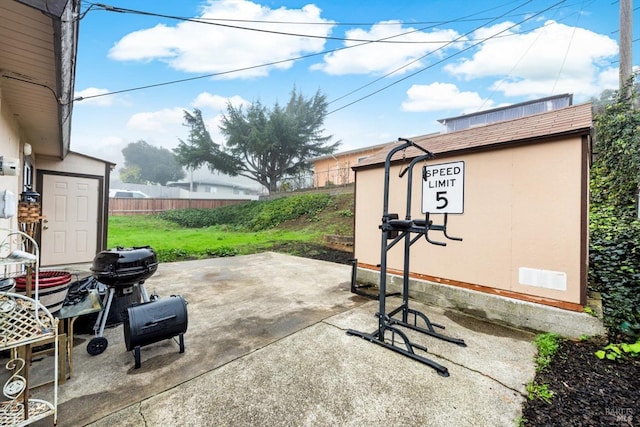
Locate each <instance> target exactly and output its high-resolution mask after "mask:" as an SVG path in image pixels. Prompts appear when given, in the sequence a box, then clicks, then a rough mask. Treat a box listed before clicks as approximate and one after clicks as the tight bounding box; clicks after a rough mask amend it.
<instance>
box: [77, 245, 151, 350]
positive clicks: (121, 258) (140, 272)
mask: <svg viewBox="0 0 640 427" xmlns="http://www.w3.org/2000/svg"><path fill="white" fill-rule="evenodd" d="M157 268H158V257H157V256H156V253H155V251H154V250H153V249H152V248H151V247H149V246H142V247H134V248H121V247H118V248H116V249H111V250H108V251H102V252H100V253H99V254H98V255H96V256H95V258H94V259H93V265H92V266H91V272H92V274H93V276H94V277H95V278H96V279H97V280H98V281H99V282H100V283H104V284H105V285H107V287H108V292H107V293H106V295H105V297H104V300H103V306H104V310H103V311H101V312H100V314H99V315H98V318H97V319H96V323H95V325H94V327H93V330H94V333H95V335H96V336H95V337H94V338H92V339H91V341H89V344H87V352H88V353H89V354H91V355H97V354H100V353H102V352H103V351H104V350H105V349H106V348H107V345H108V344H109V343H108V341H107V339H106V338H105V337H104V336H103V334H104V327H105V324H106V321H107V316H108V314H109V310H110V309H111V303H112V302H113V297H114V295H116V293H117V296H118V297H124V296H127V295H131V294H133V293H134V291H135V288H136V287H137V288H138V290H139V294H140V296H141V298H142V301H143V302H147V301H149V295H148V294H147V291H146V289H145V288H144V281H145V280H146V279H148V278H149V277H151V276H152V275H153V274H154V273H155V272H156V270H157Z"/></svg>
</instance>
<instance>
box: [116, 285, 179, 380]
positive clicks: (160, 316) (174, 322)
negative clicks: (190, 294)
mask: <svg viewBox="0 0 640 427" xmlns="http://www.w3.org/2000/svg"><path fill="white" fill-rule="evenodd" d="M187 324H188V316H187V302H186V301H185V300H184V298H182V297H181V296H180V295H172V296H170V297H169V298H156V297H152V298H151V301H148V302H143V303H141V304H134V305H131V306H129V308H128V309H127V314H126V318H125V321H124V342H125V344H126V346H127V351H133V354H134V358H135V369H138V368H139V367H140V347H143V346H145V345H149V344H153V343H155V342H158V341H162V340H165V339H169V338H174V337H176V336H177V337H178V339H179V345H180V353H184V333H185V332H186V331H187Z"/></svg>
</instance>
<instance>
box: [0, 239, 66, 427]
mask: <svg viewBox="0 0 640 427" xmlns="http://www.w3.org/2000/svg"><path fill="white" fill-rule="evenodd" d="M0 231H5V232H6V233H7V235H6V237H5V238H4V240H3V241H1V242H0V267H1V268H2V270H0V274H1V275H2V277H3V278H13V277H17V276H20V275H25V274H31V275H32V278H33V280H32V287H33V297H34V298H29V297H27V296H24V295H21V294H17V293H13V292H0V350H10V354H11V358H10V360H9V361H8V362H7V363H6V369H7V370H8V371H10V374H11V376H10V377H9V379H8V380H7V381H6V382H5V384H4V387H3V390H2V391H3V395H4V398H5V399H7V400H6V401H5V402H0V426H25V425H28V424H31V423H34V422H36V421H38V420H41V419H43V418H46V417H48V416H51V415H53V423H54V425H55V424H56V423H57V405H58V318H56V317H54V316H53V315H52V314H51V312H50V311H49V310H48V309H47V308H46V307H45V306H43V305H42V304H41V303H40V301H39V300H38V292H39V283H38V277H39V268H38V259H39V249H38V245H37V243H36V241H35V240H34V239H33V238H32V237H30V236H29V235H28V234H26V233H24V232H22V231H18V230H9V229H0ZM16 255H17V256H16ZM49 341H52V342H53V343H54V380H53V399H52V401H51V402H48V401H45V400H42V399H33V398H30V397H29V394H30V391H29V369H30V364H31V360H30V359H31V347H32V346H33V345H36V344H38V343H45V342H49ZM20 353H22V354H20Z"/></svg>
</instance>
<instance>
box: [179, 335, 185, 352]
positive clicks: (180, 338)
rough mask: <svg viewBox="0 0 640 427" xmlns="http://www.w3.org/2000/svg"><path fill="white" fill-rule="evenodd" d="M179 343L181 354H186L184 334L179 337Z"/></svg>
mask: <svg viewBox="0 0 640 427" xmlns="http://www.w3.org/2000/svg"><path fill="white" fill-rule="evenodd" d="M178 342H179V343H180V353H184V334H182V333H181V334H180V335H178Z"/></svg>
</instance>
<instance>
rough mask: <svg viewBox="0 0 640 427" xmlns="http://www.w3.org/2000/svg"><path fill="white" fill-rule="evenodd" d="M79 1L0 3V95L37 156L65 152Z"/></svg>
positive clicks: (67, 141) (69, 125) (69, 116)
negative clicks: (0, 41)
mask: <svg viewBox="0 0 640 427" xmlns="http://www.w3.org/2000/svg"><path fill="white" fill-rule="evenodd" d="M79 10H80V2H79V0H47V1H44V0H11V1H3V2H0V40H2V43H1V45H0V91H1V96H2V102H3V103H6V104H7V105H8V107H9V110H10V111H11V112H12V114H13V117H14V119H15V120H16V122H17V124H18V126H19V128H20V132H21V135H20V138H21V139H22V140H23V141H24V142H28V143H30V144H31V146H32V148H33V152H34V153H35V154H36V155H46V156H53V157H58V158H61V159H62V158H64V157H65V156H66V155H67V154H68V152H69V147H70V136H71V112H72V109H73V104H72V97H73V87H74V83H75V58H76V54H77V44H78V43H77V41H78V26H79V18H78V17H79Z"/></svg>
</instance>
